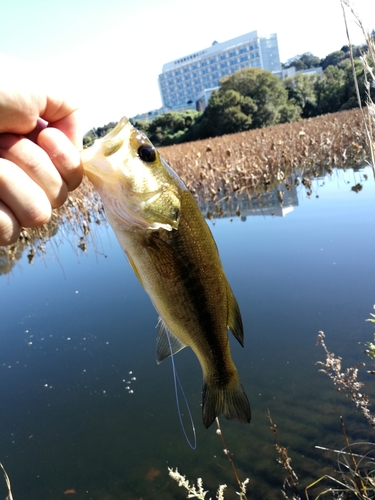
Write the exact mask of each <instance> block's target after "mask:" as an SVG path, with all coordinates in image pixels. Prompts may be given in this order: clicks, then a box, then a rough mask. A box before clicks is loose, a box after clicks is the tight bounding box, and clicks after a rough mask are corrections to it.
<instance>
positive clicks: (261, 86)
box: [219, 68, 299, 128]
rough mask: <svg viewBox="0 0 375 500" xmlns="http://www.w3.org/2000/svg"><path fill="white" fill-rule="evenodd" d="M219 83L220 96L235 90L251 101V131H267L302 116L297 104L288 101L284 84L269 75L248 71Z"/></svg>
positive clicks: (251, 69)
mask: <svg viewBox="0 0 375 500" xmlns="http://www.w3.org/2000/svg"><path fill="white" fill-rule="evenodd" d="M220 83H221V87H220V89H219V92H226V91H228V90H235V91H237V92H239V93H240V94H241V95H242V96H244V97H249V98H250V99H252V101H253V109H252V124H251V128H260V127H268V126H269V125H275V124H276V123H280V122H282V121H283V120H285V118H286V117H289V118H288V120H287V121H290V119H296V118H297V117H298V116H299V109H298V107H297V106H296V104H295V103H293V102H290V101H288V92H287V90H286V88H285V87H284V85H283V82H282V81H281V80H280V79H279V78H278V77H277V76H276V75H273V74H272V73H271V72H269V71H265V70H262V69H257V68H246V69H243V70H241V71H237V72H236V73H234V74H233V75H231V76H227V77H224V78H223V79H222V80H221V82H220ZM254 104H255V106H254ZM288 108H290V109H289V112H287V111H288ZM281 111H282V112H281Z"/></svg>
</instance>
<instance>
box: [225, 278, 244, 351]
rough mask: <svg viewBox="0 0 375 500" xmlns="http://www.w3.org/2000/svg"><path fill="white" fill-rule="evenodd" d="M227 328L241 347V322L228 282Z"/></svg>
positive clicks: (238, 309)
mask: <svg viewBox="0 0 375 500" xmlns="http://www.w3.org/2000/svg"><path fill="white" fill-rule="evenodd" d="M227 296H228V328H229V330H230V331H231V332H232V333H233V335H234V337H235V338H236V339H237V340H238V342H239V343H240V344H241V345H242V347H243V340H244V338H243V337H244V335H243V324H242V317H241V313H240V308H239V306H238V303H237V300H236V297H235V296H234V294H233V292H232V289H231V287H230V286H229V284H228V288H227Z"/></svg>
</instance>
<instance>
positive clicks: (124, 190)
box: [82, 119, 251, 427]
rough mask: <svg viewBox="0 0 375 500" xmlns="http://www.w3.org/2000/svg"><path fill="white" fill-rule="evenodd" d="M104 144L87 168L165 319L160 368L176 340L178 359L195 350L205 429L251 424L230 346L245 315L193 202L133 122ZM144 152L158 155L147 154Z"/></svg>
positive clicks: (86, 157)
mask: <svg viewBox="0 0 375 500" xmlns="http://www.w3.org/2000/svg"><path fill="white" fill-rule="evenodd" d="M116 129H118V130H116ZM116 141H117V142H116ZM108 142H110V144H109V145H108ZM97 143H99V144H98V145H97V147H96V148H95V144H96V143H95V144H94V146H92V148H94V149H93V150H92V151H90V150H91V148H88V149H87V150H84V151H83V153H82V159H83V163H84V168H85V171H86V173H87V175H88V177H89V179H90V180H91V181H92V182H93V184H94V186H95V187H96V188H97V189H98V191H99V193H100V194H101V197H102V201H103V205H104V208H105V210H106V216H107V219H108V221H109V223H110V224H111V226H112V227H113V229H114V231H115V233H116V236H117V238H118V240H119V242H120V244H121V246H122V248H123V249H124V251H125V253H126V255H127V257H128V260H129V262H130V264H131V266H132V268H133V270H134V272H135V274H136V275H137V277H138V279H139V280H140V282H141V283H142V285H143V287H144V288H145V290H146V291H147V293H148V294H149V296H150V298H151V300H152V302H153V304H154V307H155V309H156V310H157V311H158V313H159V315H160V318H161V320H160V329H159V335H158V339H157V361H158V362H161V361H163V359H165V358H167V357H168V356H170V355H171V352H170V346H169V342H168V339H167V336H166V335H167V333H166V332H168V335H169V336H170V338H171V344H172V351H173V353H177V352H178V351H179V350H181V349H182V348H183V347H185V346H189V347H191V349H192V350H193V351H194V353H195V354H196V356H197V358H198V360H199V362H200V364H201V367H202V371H203V379H204V386H203V391H202V395H203V396H202V397H203V400H202V416H203V423H204V425H205V426H206V427H209V426H210V425H211V424H212V422H213V421H214V420H215V418H216V416H218V415H221V414H222V415H224V416H225V417H226V418H228V419H230V420H235V421H239V422H243V423H246V422H250V418H251V412H250V406H249V402H248V399H247V396H246V394H245V392H244V390H243V388H242V385H241V382H240V380H239V376H238V373H237V370H236V367H235V365H234V363H233V361H232V358H231V354H230V347H229V339H228V328H230V329H231V331H232V333H233V334H234V335H235V337H236V338H237V340H238V341H239V342H240V343H241V345H243V326H242V320H241V314H240V311H239V308H238V304H237V302H236V299H235V298H234V295H233V293H232V290H231V288H230V286H229V283H228V281H227V279H226V276H225V273H224V270H223V267H222V264H221V261H220V258H219V254H218V251H217V247H216V243H215V241H214V239H213V237H212V234H211V231H210V229H209V227H208V225H207V223H206V221H205V220H204V218H203V216H202V214H201V213H200V211H199V208H198V207H197V204H196V202H195V200H194V198H193V196H192V195H191V193H190V192H189V191H188V190H187V189H186V187H185V185H184V184H183V183H182V181H181V180H180V179H179V178H178V177H177V175H176V174H175V173H174V172H173V171H172V169H170V167H169V166H168V165H167V164H166V163H165V162H164V160H162V158H161V157H160V156H159V155H158V153H157V152H156V151H155V150H154V149H153V146H152V145H151V143H150V142H149V141H148V139H147V138H146V137H145V136H144V135H143V134H141V133H140V132H138V131H137V130H136V129H134V128H133V127H132V126H131V124H130V123H129V122H128V121H127V120H126V119H123V120H122V121H121V122H120V123H119V125H118V126H117V127H116V128H115V129H114V131H112V132H111V133H110V134H108V138H107V143H106V137H104V138H103V139H100V140H99V141H97ZM144 147H148V148H152V150H151V149H149V150H148V152H147V154H146V153H145V152H144V151H142V148H144ZM122 149H123V152H122V153H121V150H122ZM112 150H113V151H114V153H111V151H112ZM103 151H104V153H107V154H103ZM108 151H109V152H110V154H108ZM120 153H121V155H120ZM147 155H149V156H147ZM112 156H113V157H117V158H116V159H111V157H112ZM141 157H142V158H141ZM149 160H151V161H149ZM111 168H112V171H111ZM142 171H143V174H142V173H141V172H142ZM114 177H115V178H116V180H117V181H115V180H114Z"/></svg>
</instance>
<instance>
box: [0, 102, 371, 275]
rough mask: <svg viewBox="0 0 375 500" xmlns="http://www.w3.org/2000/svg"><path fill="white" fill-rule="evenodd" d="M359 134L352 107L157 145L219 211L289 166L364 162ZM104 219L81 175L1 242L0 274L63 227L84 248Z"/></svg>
mask: <svg viewBox="0 0 375 500" xmlns="http://www.w3.org/2000/svg"><path fill="white" fill-rule="evenodd" d="M366 139H367V136H366V133H365V132H364V131H363V123H362V114H361V111H360V110H358V109H357V110H351V111H345V112H342V113H335V114H332V115H325V116H320V117H317V118H313V119H309V120H304V121H299V122H295V123H290V124H284V125H278V126H275V127H269V128H265V129H258V130H252V131H248V132H243V133H238V134H233V135H229V136H223V137H218V138H214V139H208V140H204V141H197V142H193V143H187V144H181V145H178V146H171V147H168V148H162V149H161V153H162V155H163V157H164V158H165V159H166V161H167V162H168V163H169V164H170V165H171V166H172V168H173V169H174V170H175V171H176V172H177V173H178V175H179V176H180V177H181V178H182V179H183V180H184V182H185V183H186V185H187V187H188V188H189V189H190V191H191V192H192V193H193V194H194V196H195V197H196V199H197V201H198V202H202V201H203V200H204V201H206V202H209V203H210V206H213V207H214V208H215V212H216V213H217V214H218V215H219V216H220V215H222V214H223V213H224V212H223V208H222V207H223V206H224V204H225V203H227V202H230V201H231V200H232V199H236V198H237V199H238V197H239V196H242V195H243V196H246V197H247V198H248V199H250V198H251V197H253V196H254V197H256V196H258V195H259V194H262V193H265V192H267V191H269V190H270V189H271V188H273V187H275V186H277V185H278V184H280V183H281V182H283V181H285V187H286V188H287V189H290V186H289V185H287V183H286V179H287V178H288V177H289V176H290V174H291V173H293V172H294V173H295V172H296V171H297V172H298V173H299V175H300V177H301V182H302V184H304V185H305V187H306V189H308V188H309V186H311V181H310V179H312V178H314V177H318V176H320V175H322V174H324V173H325V172H326V171H328V172H330V171H332V168H334V167H342V168H345V167H353V166H356V165H359V164H363V162H364V161H365V160H366V158H367V157H368V150H367V148H366ZM298 182H299V181H298ZM281 194H282V193H281ZM280 203H282V199H280ZM210 214H212V212H210ZM210 214H209V216H211V215H210ZM238 215H240V214H239V213H238ZM104 220H105V217H104V210H103V206H102V204H101V201H100V198H99V196H98V195H97V193H95V192H94V191H93V189H92V186H91V184H90V183H89V182H88V181H87V180H86V179H85V180H84V182H83V183H82V184H81V186H80V187H79V188H78V189H76V191H74V192H73V193H71V195H70V196H69V199H68V201H67V202H66V203H65V205H64V206H63V207H61V208H59V209H58V210H54V211H53V214H52V218H51V220H50V221H49V222H48V223H47V224H45V225H44V226H41V227H39V228H31V229H24V230H23V231H22V233H21V236H20V238H19V240H18V241H17V242H16V243H15V244H14V245H10V246H8V247H3V248H0V274H4V273H9V272H10V270H11V269H12V267H13V265H14V263H15V262H16V261H17V260H18V259H20V258H21V256H22V254H23V253H24V251H26V250H28V259H29V262H32V261H33V259H34V256H35V255H37V254H42V253H43V252H44V244H45V242H46V241H47V240H48V239H49V238H51V237H52V236H55V235H56V234H57V233H58V234H59V235H61V237H62V238H63V237H64V235H65V233H73V234H75V235H76V236H77V237H78V239H79V244H78V247H79V248H80V249H81V250H83V251H84V250H85V249H86V235H87V234H88V233H89V231H90V223H91V222H97V223H100V222H102V221H104Z"/></svg>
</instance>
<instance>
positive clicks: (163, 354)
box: [156, 317, 186, 364]
mask: <svg viewBox="0 0 375 500" xmlns="http://www.w3.org/2000/svg"><path fill="white" fill-rule="evenodd" d="M158 326H159V333H158V337H157V339H156V362H157V364H160V363H161V362H162V361H164V359H166V358H169V356H172V355H173V354H177V353H178V352H179V351H181V349H183V348H184V347H186V344H184V343H183V342H181V340H179V339H178V338H177V337H176V336H175V335H173V333H171V332H170V331H169V330H168V328H167V327H166V326H165V323H164V321H163V319H162V318H161V317H160V318H159V320H158Z"/></svg>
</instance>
